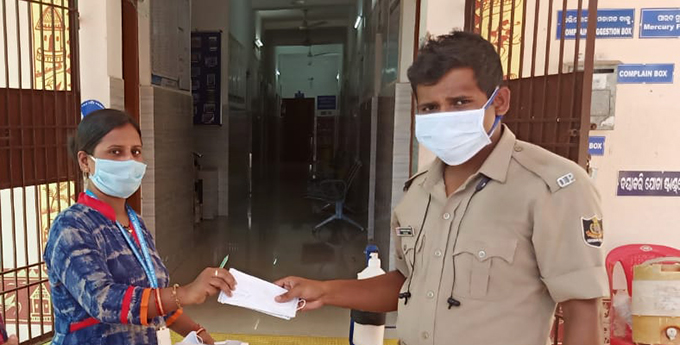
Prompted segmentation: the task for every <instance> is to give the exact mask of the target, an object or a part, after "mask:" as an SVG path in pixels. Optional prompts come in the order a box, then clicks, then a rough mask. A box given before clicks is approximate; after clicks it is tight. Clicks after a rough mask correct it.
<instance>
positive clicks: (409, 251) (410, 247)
mask: <svg viewBox="0 0 680 345" xmlns="http://www.w3.org/2000/svg"><path fill="white" fill-rule="evenodd" d="M424 242H425V234H424V233H423V234H421V235H420V238H418V236H417V235H416V236H409V237H402V239H401V249H402V251H403V252H404V260H405V261H406V263H407V264H408V268H409V270H411V269H412V268H413V265H414V259H415V260H418V259H417V258H416V256H418V255H420V252H421V251H422V249H423V243H424ZM416 262H417V261H416Z"/></svg>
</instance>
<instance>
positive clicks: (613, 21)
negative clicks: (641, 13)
mask: <svg viewBox="0 0 680 345" xmlns="http://www.w3.org/2000/svg"><path fill="white" fill-rule="evenodd" d="M577 24H578V10H568V11H567V16H566V19H565V28H564V38H565V39H570V40H573V39H576V31H577V26H580V29H581V30H580V38H585V37H586V34H587V33H588V10H581V24H580V25H577ZM634 27H635V9H633V8H626V9H599V10H597V29H596V30H595V37H597V38H633V28H634ZM561 35H562V11H558V12H557V33H556V38H557V39H558V40H559V39H560V36H561Z"/></svg>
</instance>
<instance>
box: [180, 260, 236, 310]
mask: <svg viewBox="0 0 680 345" xmlns="http://www.w3.org/2000/svg"><path fill="white" fill-rule="evenodd" d="M235 288H236V280H235V279H234V277H233V276H232V275H231V273H229V271H227V270H226V269H224V268H215V267H208V268H206V269H204V270H203V272H201V274H199V275H198V277H196V279H194V281H193V282H191V283H190V284H189V285H186V286H182V287H181V288H180V289H181V290H180V291H179V292H178V293H179V294H180V296H179V297H180V301H181V302H182V303H184V304H202V303H203V302H205V300H206V298H207V297H208V296H213V295H215V294H217V293H218V292H220V290H221V291H224V293H226V294H227V296H231V292H232V291H233V290H234V289H235Z"/></svg>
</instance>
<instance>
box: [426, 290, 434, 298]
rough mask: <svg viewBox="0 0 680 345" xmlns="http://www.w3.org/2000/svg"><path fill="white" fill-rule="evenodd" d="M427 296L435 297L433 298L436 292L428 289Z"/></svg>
mask: <svg viewBox="0 0 680 345" xmlns="http://www.w3.org/2000/svg"><path fill="white" fill-rule="evenodd" d="M427 298H429V299H433V298H434V292H432V291H428V292H427Z"/></svg>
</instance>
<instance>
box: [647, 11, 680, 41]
mask: <svg viewBox="0 0 680 345" xmlns="http://www.w3.org/2000/svg"><path fill="white" fill-rule="evenodd" d="M640 38H680V8H643V9H642V10H641V11H640ZM674 44H678V43H674Z"/></svg>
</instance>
